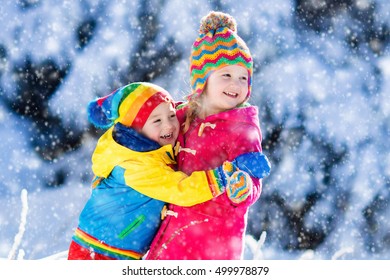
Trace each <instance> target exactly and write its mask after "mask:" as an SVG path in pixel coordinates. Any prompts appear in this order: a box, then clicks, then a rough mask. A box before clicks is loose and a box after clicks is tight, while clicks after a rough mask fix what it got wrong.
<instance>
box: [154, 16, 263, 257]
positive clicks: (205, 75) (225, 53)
mask: <svg viewBox="0 0 390 280" xmlns="http://www.w3.org/2000/svg"><path fill="white" fill-rule="evenodd" d="M236 32H237V29H236V22H235V20H234V19H233V18H232V17H231V16H230V15H228V14H224V13H219V12H211V13H209V14H208V15H207V16H206V17H204V18H203V19H202V20H201V27H200V36H199V38H197V39H196V41H195V42H194V44H193V48H192V53H191V57H190V74H191V86H192V94H191V95H189V97H188V102H187V103H186V104H184V105H183V106H182V107H181V108H180V109H179V110H178V112H177V115H178V119H179V122H181V123H182V124H183V128H184V129H183V131H182V133H181V134H180V135H179V143H180V146H177V147H176V153H178V167H179V170H181V171H184V172H185V173H187V174H191V172H193V171H197V170H205V169H209V168H215V167H217V166H219V165H220V164H222V163H223V162H224V161H226V160H232V159H234V158H235V157H236V156H238V155H240V154H243V153H248V152H261V150H262V148H261V131H260V127H259V120H258V110H257V107H254V106H249V105H248V104H247V103H245V102H246V101H247V100H248V99H249V96H250V94H251V79H252V69H253V60H252V57H251V54H250V51H249V49H248V47H247V46H246V44H245V42H244V41H243V40H242V39H241V38H240V37H239V36H238V35H237V33H236ZM264 170H265V171H266V172H265V174H264V175H267V174H268V172H269V169H267V168H265V169H264ZM236 179H237V180H239V181H241V182H244V185H246V186H247V187H246V188H243V189H241V190H240V191H239V192H235V193H240V195H238V196H236V197H235V198H229V193H231V192H234V190H231V189H230V188H227V191H226V193H225V194H222V195H220V196H218V197H215V198H213V199H212V200H209V201H206V202H204V203H201V204H198V205H195V206H192V207H181V206H177V205H170V207H169V209H170V210H171V211H172V213H175V216H169V217H166V218H165V220H164V221H163V223H162V225H161V227H160V229H159V231H158V233H157V235H156V237H155V239H154V240H153V242H152V245H151V249H150V251H149V253H148V256H147V259H160V260H164V259H191V260H196V259H202V260H206V259H214V260H216V259H227V260H236V259H241V258H242V254H243V247H244V234H245V230H246V224H247V215H248V208H249V206H250V205H252V204H253V203H254V202H255V201H256V200H257V199H258V198H259V196H260V193H261V181H260V180H258V179H255V178H251V177H249V176H247V175H245V173H241V174H240V176H238V178H236Z"/></svg>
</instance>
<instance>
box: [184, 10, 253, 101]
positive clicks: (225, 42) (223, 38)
mask: <svg viewBox="0 0 390 280" xmlns="http://www.w3.org/2000/svg"><path fill="white" fill-rule="evenodd" d="M199 33H200V34H199V37H198V38H197V39H196V40H195V42H194V44H193V46H192V53H191V56H190V75H191V87H192V94H191V95H190V96H189V99H191V98H192V97H194V96H197V95H200V94H201V93H202V92H203V89H204V87H205V84H206V81H207V78H208V77H209V76H210V75H211V74H212V73H213V72H214V71H215V70H218V69H220V68H222V67H225V66H228V65H237V64H238V65H240V66H243V67H244V68H246V69H248V96H247V97H249V95H250V92H251V87H252V71H253V60H252V56H251V54H250V51H249V48H248V47H247V45H246V44H245V42H244V41H243V40H242V39H241V38H240V37H239V36H238V35H237V24H236V21H235V19H234V18H233V17H232V16H230V15H229V14H225V13H221V12H214V11H212V12H210V13H209V14H208V15H207V16H205V17H203V18H202V19H201V25H200V29H199Z"/></svg>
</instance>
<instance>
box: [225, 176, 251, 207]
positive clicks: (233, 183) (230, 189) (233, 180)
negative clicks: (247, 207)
mask: <svg viewBox="0 0 390 280" xmlns="http://www.w3.org/2000/svg"><path fill="white" fill-rule="evenodd" d="M251 193H252V179H251V177H250V176H249V175H248V173H246V172H244V171H241V170H238V171H236V172H234V173H233V174H232V175H231V176H230V178H229V180H228V185H227V187H226V194H227V196H228V197H229V199H230V200H231V201H232V202H233V203H235V204H240V203H241V202H243V201H245V200H246V199H247V198H248V197H249V195H250V194H251Z"/></svg>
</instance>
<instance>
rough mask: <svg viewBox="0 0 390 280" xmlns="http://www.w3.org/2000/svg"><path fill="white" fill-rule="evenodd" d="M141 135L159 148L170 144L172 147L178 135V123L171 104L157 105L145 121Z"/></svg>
mask: <svg viewBox="0 0 390 280" xmlns="http://www.w3.org/2000/svg"><path fill="white" fill-rule="evenodd" d="M141 133H142V134H144V135H145V136H146V137H148V138H150V139H152V140H154V141H156V142H157V143H159V144H160V145H161V146H165V145H168V144H171V145H172V146H173V147H174V146H175V143H176V139H177V136H178V135H179V121H178V120H177V117H176V111H175V109H174V108H173V106H172V104H171V103H168V102H163V103H161V104H160V105H158V106H157V107H156V108H155V109H154V110H153V111H152V113H151V114H150V116H149V118H148V119H147V120H146V122H145V125H144V126H143V128H142V129H141Z"/></svg>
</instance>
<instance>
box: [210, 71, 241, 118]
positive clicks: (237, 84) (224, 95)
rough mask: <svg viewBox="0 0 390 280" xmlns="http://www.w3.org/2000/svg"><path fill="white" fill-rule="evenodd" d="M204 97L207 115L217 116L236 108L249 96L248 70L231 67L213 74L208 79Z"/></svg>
mask: <svg viewBox="0 0 390 280" xmlns="http://www.w3.org/2000/svg"><path fill="white" fill-rule="evenodd" d="M204 93H205V96H204V97H203V98H204V99H203V106H205V107H204V108H205V109H206V114H207V115H211V114H216V113H220V112H223V111H226V110H230V109H233V108H235V107H236V106H237V105H239V104H241V103H242V102H244V100H245V99H246V97H247V95H248V70H247V69H246V68H244V67H242V66H239V65H229V66H226V67H223V68H221V69H218V70H216V71H215V72H213V73H212V74H211V75H210V77H209V78H208V79H207V85H206V89H205V92H204Z"/></svg>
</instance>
